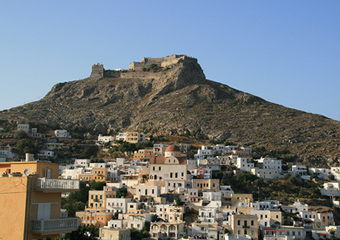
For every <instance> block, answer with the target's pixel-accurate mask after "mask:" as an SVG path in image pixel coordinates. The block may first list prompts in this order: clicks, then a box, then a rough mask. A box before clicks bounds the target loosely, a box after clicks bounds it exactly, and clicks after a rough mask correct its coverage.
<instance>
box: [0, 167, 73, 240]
mask: <svg viewBox="0 0 340 240" xmlns="http://www.w3.org/2000/svg"><path fill="white" fill-rule="evenodd" d="M0 172H2V173H1V174H0V176H1V177H0V193H1V197H0V221H1V222H0V239H2V240H4V239H10V240H22V239H27V240H31V239H42V238H47V237H50V238H57V237H59V234H60V233H67V232H71V231H74V230H77V228H78V219H77V218H61V212H60V207H61V193H62V192H73V191H78V190H79V180H69V179H57V177H58V174H59V166H58V164H53V163H50V162H38V161H31V162H3V163H0Z"/></svg>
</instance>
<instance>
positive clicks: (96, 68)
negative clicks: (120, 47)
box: [90, 63, 104, 77]
mask: <svg viewBox="0 0 340 240" xmlns="http://www.w3.org/2000/svg"><path fill="white" fill-rule="evenodd" d="M90 77H104V66H103V64H100V63H97V64H93V65H92V72H91V76H90Z"/></svg>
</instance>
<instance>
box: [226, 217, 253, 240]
mask: <svg viewBox="0 0 340 240" xmlns="http://www.w3.org/2000/svg"><path fill="white" fill-rule="evenodd" d="M257 221H258V220H257V216H255V215H248V214H247V215H245V214H240V215H232V216H231V223H232V225H231V228H232V230H233V233H234V235H238V236H241V237H244V236H247V235H248V236H250V237H251V239H258V222H257Z"/></svg>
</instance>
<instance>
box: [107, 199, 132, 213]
mask: <svg viewBox="0 0 340 240" xmlns="http://www.w3.org/2000/svg"><path fill="white" fill-rule="evenodd" d="M130 203H131V199H130V198H106V211H108V212H112V214H114V213H116V212H119V213H127V209H128V204H130Z"/></svg>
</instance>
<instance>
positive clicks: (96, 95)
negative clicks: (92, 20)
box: [0, 55, 340, 165]
mask: <svg viewBox="0 0 340 240" xmlns="http://www.w3.org/2000/svg"><path fill="white" fill-rule="evenodd" d="M0 119H3V120H5V119H9V120H13V121H18V122H26V121H27V122H28V121H29V122H44V123H49V124H52V123H60V124H61V125H63V126H74V125H79V126H86V127H89V128H91V129H93V130H94V131H97V132H102V133H105V131H106V130H107V129H113V130H114V131H121V130H123V129H131V130H138V131H143V132H146V133H151V134H160V133H163V134H170V135H181V134H189V135H193V136H196V137H197V138H209V139H215V140H217V141H229V142H234V143H242V144H243V145H249V146H264V147H266V148H267V149H278V150H289V151H290V152H291V153H296V154H298V155H299V156H300V157H301V158H302V159H305V160H308V161H310V162H315V161H319V160H320V159H322V160H326V162H325V163H327V164H328V165H334V164H337V163H338V157H339V155H340V151H339V150H340V130H339V129H340V128H339V127H340V122H338V121H335V120H332V119H328V118H326V117H323V116H321V115H316V114H310V113H305V112H302V111H298V110H295V109H291V108H286V107H283V106H281V105H277V104H273V103H270V102H268V101H265V100H263V99H261V98H259V97H256V96H253V95H251V94H248V93H245V92H241V91H238V90H235V89H233V88H231V87H229V86H227V85H224V84H221V83H218V82H214V81H210V80H207V79H206V78H205V75H204V73H203V71H202V69H201V67H200V65H199V64H198V63H197V60H196V59H195V58H190V57H187V56H184V55H173V56H169V57H165V58H143V60H142V62H133V63H131V64H130V67H129V70H105V69H104V68H103V65H100V64H96V65H93V66H92V73H91V76H90V77H88V78H85V79H83V80H79V81H71V82H63V83H58V84H56V85H55V86H54V87H53V88H52V89H51V91H50V92H49V93H48V94H47V95H46V96H45V97H44V98H43V99H41V100H39V101H37V102H32V103H29V104H26V105H23V106H20V107H16V108H12V109H10V110H5V111H2V112H0Z"/></svg>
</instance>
